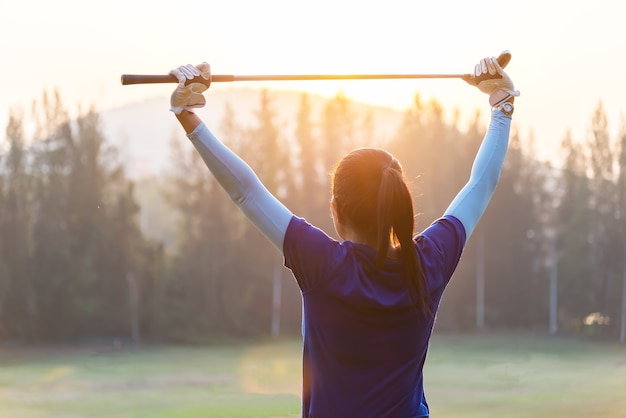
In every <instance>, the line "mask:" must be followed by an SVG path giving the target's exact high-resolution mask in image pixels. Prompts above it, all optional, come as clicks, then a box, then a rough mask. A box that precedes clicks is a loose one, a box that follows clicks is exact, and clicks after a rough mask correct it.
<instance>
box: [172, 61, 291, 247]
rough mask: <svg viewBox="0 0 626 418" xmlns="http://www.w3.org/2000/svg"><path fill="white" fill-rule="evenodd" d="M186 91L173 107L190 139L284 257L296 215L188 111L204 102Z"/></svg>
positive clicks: (176, 96) (178, 92) (177, 96)
mask: <svg viewBox="0 0 626 418" xmlns="http://www.w3.org/2000/svg"><path fill="white" fill-rule="evenodd" d="M188 70H189V71H193V69H188ZM185 89H187V87H185V86H184V83H181V84H180V85H179V87H178V88H177V89H176V91H175V92H174V94H173V95H172V98H171V105H172V111H173V112H174V114H176V118H177V119H178V121H179V122H180V124H181V125H182V127H183V128H184V129H185V132H186V133H187V137H188V138H189V139H190V140H191V142H192V143H193V145H194V146H195V147H196V150H197V151H198V153H199V154H200V156H201V157H202V159H203V160H204V163H205V164H206V165H207V167H208V168H209V170H210V171H211V173H212V174H213V175H214V176H215V179H216V180H217V181H218V183H219V184H220V185H221V186H222V188H224V190H225V191H226V192H227V193H228V195H229V196H230V197H231V199H232V200H233V201H234V202H235V204H237V206H238V207H239V208H240V209H241V211H242V212H243V213H244V214H245V215H246V216H247V217H248V219H250V221H252V223H253V224H254V225H255V226H256V227H257V228H258V229H259V230H260V231H261V232H262V233H263V234H264V235H265V236H266V237H267V239H268V240H269V241H270V242H271V243H272V244H273V245H274V246H275V247H276V248H277V249H278V251H280V253H281V254H282V253H283V241H284V237H285V233H286V231H287V227H288V226H289V222H290V221H291V218H292V217H293V214H292V213H291V211H290V210H289V209H287V207H285V206H284V205H283V204H282V203H281V202H280V201H279V200H278V199H277V198H276V197H275V196H274V195H272V193H270V192H269V190H267V188H266V187H265V186H264V185H263V184H262V183H261V181H260V180H259V178H258V177H257V175H256V174H255V173H254V171H253V170H252V169H251V168H250V167H249V166H248V164H246V162H245V161H243V160H242V159H241V158H240V157H239V156H238V155H237V154H235V153H234V152H233V151H231V150H230V149H229V148H228V147H227V146H226V145H224V144H223V143H222V142H221V141H220V140H219V139H217V137H215V135H213V133H212V132H211V131H209V129H208V128H207V127H206V125H205V124H204V123H203V122H202V121H201V120H200V118H199V117H198V116H197V115H196V114H195V113H193V112H190V111H189V109H190V108H192V107H199V106H198V103H199V102H198V101H199V100H200V101H201V99H199V98H198V97H197V96H196V98H195V99H193V98H191V96H190V97H186V96H187V94H186V92H185ZM181 90H182V91H181ZM190 100H192V101H194V103H195V104H194V105H193V106H189V103H190ZM203 104H204V103H202V105H203Z"/></svg>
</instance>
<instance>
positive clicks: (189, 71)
mask: <svg viewBox="0 0 626 418" xmlns="http://www.w3.org/2000/svg"><path fill="white" fill-rule="evenodd" d="M169 74H171V75H173V76H174V77H176V78H177V79H178V86H176V90H174V92H173V93H172V96H171V97H170V106H171V107H170V110H171V111H172V112H174V113H175V114H177V115H180V113H181V112H182V111H183V110H189V109H194V108H200V107H203V106H204V105H205V104H206V99H205V98H204V96H203V95H202V93H203V92H205V91H206V90H207V89H208V88H209V87H208V86H207V85H206V84H203V83H190V84H188V85H185V83H186V82H187V81H188V80H192V79H193V78H194V77H197V76H201V77H202V78H204V79H205V80H210V79H211V67H210V66H209V64H207V63H206V62H203V63H202V64H198V65H196V66H194V65H191V64H187V65H182V66H180V67H178V68H175V69H173V70H172V71H170V72H169Z"/></svg>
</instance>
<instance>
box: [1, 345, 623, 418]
mask: <svg viewBox="0 0 626 418" xmlns="http://www.w3.org/2000/svg"><path fill="white" fill-rule="evenodd" d="M300 356H301V345H300V341H280V342H273V343H263V344H261V343H259V344H255V345H236V346H233V347H202V348H197V347H194V348H188V347H186V348H181V347H143V348H122V349H118V350H100V351H98V350H95V349H92V348H85V347H82V348H62V349H61V348H36V349H34V348H29V349H16V348H11V349H9V348H0V418H5V417H8V418H39V417H42V418H43V417H46V418H60V417H63V418H68V417H76V418H79V417H80V418H86V417H115V418H122V417H123V418H131V417H132V418H140V417H141V418H143V417H156V418H174V417H176V418H192V417H193V418H195V417H216V418H218V417H229V418H230V417H233V418H235V417H250V418H253V417H259V418H268V417H299V416H300V376H301V374H300V370H301V358H300ZM425 379H426V390H427V396H428V400H429V403H430V404H431V412H432V416H433V417H436V418H446V417H481V418H483V417H504V418H506V417H550V418H555V417H570V418H576V417H585V418H589V417H604V418H614V417H618V418H619V417H626V346H619V345H609V344H598V343H589V342H582V341H577V340H567V339H552V338H547V337H530V336H520V335H516V336H511V335H507V336H502V335H501V336H494V335H485V336H478V335H468V336H447V335H435V337H433V340H432V343H431V349H430V354H429V358H428V361H427V366H426V370H425Z"/></svg>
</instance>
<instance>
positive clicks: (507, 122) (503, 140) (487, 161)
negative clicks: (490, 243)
mask: <svg viewBox="0 0 626 418" xmlns="http://www.w3.org/2000/svg"><path fill="white" fill-rule="evenodd" d="M510 130H511V117H510V116H507V115H505V114H504V113H502V112H500V111H499V110H493V111H492V112H491V121H490V123H489V128H488V129H487V133H486V134H485V137H484V139H483V142H482V144H481V145H480V148H479V149H478V153H477V154H476V158H475V159H474V164H473V165H472V171H471V174H470V179H469V181H468V182H467V184H466V185H465V186H463V188H462V189H461V191H460V192H459V194H457V195H456V197H455V198H454V199H453V200H452V203H451V204H450V206H449V207H448V209H446V212H445V215H452V216H454V217H456V218H457V219H459V220H460V221H461V223H462V224H463V226H464V227H465V235H466V237H467V238H466V240H467V239H469V236H470V235H471V234H472V232H473V231H474V228H475V227H476V224H478V221H479V220H480V217H481V216H482V215H483V213H484V212H485V209H486V208H487V205H488V204H489V201H490V200H491V196H492V195H493V192H494V191H495V189H496V185H497V183H498V180H499V179H500V172H501V170H502V164H503V163H504V158H505V156H506V151H507V148H508V146H509V133H510Z"/></svg>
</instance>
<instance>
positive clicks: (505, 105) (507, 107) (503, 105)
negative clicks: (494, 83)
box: [493, 101, 515, 116]
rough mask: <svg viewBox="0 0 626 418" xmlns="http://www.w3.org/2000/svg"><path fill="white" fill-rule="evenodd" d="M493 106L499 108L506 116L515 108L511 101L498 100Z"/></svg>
mask: <svg viewBox="0 0 626 418" xmlns="http://www.w3.org/2000/svg"><path fill="white" fill-rule="evenodd" d="M493 108H494V109H497V110H499V111H500V112H502V113H504V114H505V115H507V116H511V115H512V114H513V111H514V110H515V106H514V105H513V103H511V102H509V101H504V102H500V103H498V104H497V105H495V106H494V107H493Z"/></svg>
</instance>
